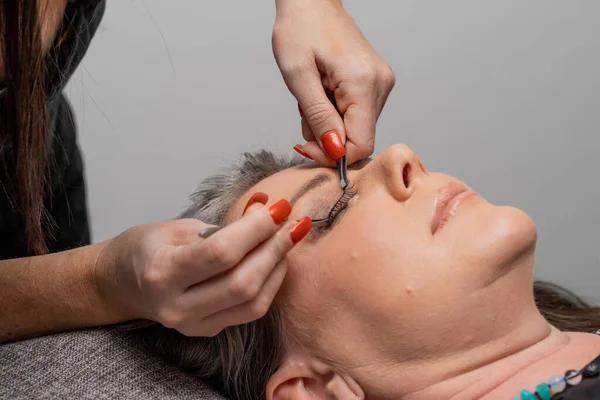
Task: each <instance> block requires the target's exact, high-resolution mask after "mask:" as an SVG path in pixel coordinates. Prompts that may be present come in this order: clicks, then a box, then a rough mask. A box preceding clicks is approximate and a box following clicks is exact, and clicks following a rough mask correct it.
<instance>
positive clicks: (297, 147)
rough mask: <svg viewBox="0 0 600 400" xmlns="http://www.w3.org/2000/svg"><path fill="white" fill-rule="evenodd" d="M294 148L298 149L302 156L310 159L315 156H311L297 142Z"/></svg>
mask: <svg viewBox="0 0 600 400" xmlns="http://www.w3.org/2000/svg"><path fill="white" fill-rule="evenodd" d="M294 150H296V152H297V153H298V154H300V155H301V156H302V157H305V158H308V159H309V160H312V159H313V158H312V157H311V156H309V155H308V154H306V153H305V152H304V151H303V150H302V145H300V144H297V145H295V146H294Z"/></svg>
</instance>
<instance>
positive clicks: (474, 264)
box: [231, 145, 600, 399]
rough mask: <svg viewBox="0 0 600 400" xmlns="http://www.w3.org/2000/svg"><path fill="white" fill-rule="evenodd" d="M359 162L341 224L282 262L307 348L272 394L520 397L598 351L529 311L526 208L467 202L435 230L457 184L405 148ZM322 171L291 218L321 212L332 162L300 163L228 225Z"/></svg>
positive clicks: (288, 299)
mask: <svg viewBox="0 0 600 400" xmlns="http://www.w3.org/2000/svg"><path fill="white" fill-rule="evenodd" d="M407 165H409V168H408V170H409V172H408V173H403V171H406V170H407V169H406V168H405V167H406V166H407ZM357 167H358V168H359V169H357V170H354V171H349V175H348V176H349V180H350V182H351V185H353V190H355V191H356V194H355V195H354V197H353V198H352V200H351V201H350V203H349V206H348V208H347V209H346V210H345V211H344V213H343V214H341V215H340V216H339V217H338V219H337V221H336V223H335V225H334V226H333V227H332V228H331V229H330V230H329V231H327V232H326V233H324V234H322V233H318V232H315V231H313V232H312V233H311V235H309V236H308V237H307V239H306V240H304V241H303V242H301V243H300V244H299V245H298V246H297V247H296V248H294V249H293V250H292V251H291V252H290V253H289V254H288V255H287V257H286V260H287V263H288V273H287V276H286V279H285V281H284V283H283V286H282V290H281V291H280V294H279V298H278V299H279V301H280V304H281V305H282V308H283V310H284V313H285V314H286V315H287V317H288V320H289V321H290V322H291V321H293V324H291V327H290V330H291V334H292V335H293V336H294V337H295V338H296V339H297V340H298V341H299V343H298V345H297V346H293V347H292V348H290V349H289V351H288V354H287V357H286V361H285V362H284V364H283V366H282V367H281V369H280V370H279V371H278V372H277V373H276V374H275V375H274V376H273V377H272V379H271V381H270V383H269V386H268V394H269V398H272V399H289V398H292V399H304V398H330V397H326V396H331V398H340V399H342V398H356V397H358V398H363V397H364V396H365V395H366V396H367V397H368V398H369V399H379V398H381V399H385V398H387V399H389V398H398V399H440V398H456V399H471V398H473V399H476V398H477V399H479V398H490V399H492V398H502V397H499V395H502V396H509V397H508V398H512V396H514V395H515V394H518V392H519V390H520V389H521V388H529V389H532V390H533V389H534V388H535V385H536V384H537V383H539V382H542V381H544V380H546V379H548V377H550V376H551V375H553V374H556V373H559V374H560V373H563V372H564V371H565V370H566V369H570V368H577V367H581V366H583V365H584V364H585V363H586V362H589V361H591V359H592V358H593V356H594V355H595V354H596V353H594V349H596V350H597V351H598V352H600V340H599V338H597V337H595V336H593V335H588V334H566V333H562V332H558V331H557V330H555V329H554V328H552V327H551V326H550V325H549V324H548V323H547V322H546V321H545V320H544V319H543V318H542V317H541V315H540V314H539V312H538V310H537V308H536V307H535V304H534V299H533V295H532V282H533V264H534V250H535V244H536V239H537V233H536V229H535V225H534V223H533V221H532V220H531V219H530V218H529V217H528V216H527V215H526V214H525V213H523V212H522V211H520V210H518V209H515V208H512V207H498V206H495V205H492V204H490V203H488V202H486V201H485V200H484V199H483V198H482V197H480V196H471V197H469V198H467V199H466V200H465V201H464V202H463V203H462V204H461V205H460V206H459V207H458V208H457V210H456V213H455V215H454V216H453V217H452V218H450V219H448V220H447V222H446V223H445V224H444V225H443V226H442V227H441V228H440V229H438V230H437V231H436V232H435V234H432V231H431V218H432V212H433V208H434V204H435V198H436V196H437V194H438V190H439V189H440V188H442V187H444V186H445V185H446V184H448V182H457V183H460V181H458V180H457V179H455V178H452V177H450V176H447V175H444V174H439V173H429V172H427V171H426V170H425V169H424V167H423V166H422V163H421V162H420V160H419V159H418V158H417V156H416V155H415V154H414V153H413V152H412V151H411V150H410V149H409V148H408V147H406V146H402V145H396V146H392V147H390V148H388V149H387V150H386V151H385V152H384V153H382V154H381V155H380V156H379V157H377V158H375V159H374V160H373V161H372V162H370V163H369V164H368V165H364V166H362V168H360V167H361V165H358V166H357ZM321 173H324V174H326V175H327V176H329V177H331V179H330V180H329V181H328V182H326V183H324V184H323V185H321V186H320V187H318V188H315V189H312V190H311V191H309V192H307V193H306V194H305V195H304V196H303V197H301V198H300V199H299V200H298V201H297V202H296V205H295V207H294V210H293V212H292V215H291V216H290V218H293V219H297V218H299V217H300V216H302V215H305V214H306V215H309V216H311V217H312V218H322V217H325V216H326V215H327V213H328V211H329V209H330V208H331V207H332V205H333V204H334V203H335V202H336V200H337V199H338V197H339V196H340V194H341V189H340V188H339V181H338V180H337V179H336V172H335V170H332V169H322V168H294V169H288V170H285V171H282V172H280V173H278V174H276V175H274V176H272V177H269V178H267V179H265V180H263V181H262V182H260V183H259V184H257V185H256V186H255V187H254V188H253V189H251V190H250V191H249V192H248V193H247V194H246V195H245V196H244V197H242V198H241V199H240V200H239V202H238V204H237V205H236V207H235V208H234V210H233V211H232V213H231V218H232V220H235V219H236V218H237V217H238V216H239V215H240V213H241V207H243V205H244V204H245V202H246V201H247V199H248V198H249V196H250V195H251V194H252V193H254V192H255V191H261V192H265V193H268V194H269V195H270V196H271V197H287V198H293V197H294V195H295V193H296V192H297V191H298V190H299V189H300V188H301V187H302V186H303V185H304V183H305V182H306V181H308V180H310V179H311V178H313V177H314V176H316V175H318V174H321ZM288 325H289V324H288ZM541 360H545V361H541ZM548 360H552V362H550V363H547V362H546V361H548ZM337 366H343V367H342V368H338V367H337ZM524 368H529V371H531V372H526V373H520V374H517V372H518V371H519V370H521V369H524ZM399 377H402V379H400V380H399ZM494 388H495V389H494ZM492 389H494V391H493V392H491V391H492ZM486 394H487V396H488V397H485V395H486ZM311 396H314V397H311ZM453 396H454V397H453Z"/></svg>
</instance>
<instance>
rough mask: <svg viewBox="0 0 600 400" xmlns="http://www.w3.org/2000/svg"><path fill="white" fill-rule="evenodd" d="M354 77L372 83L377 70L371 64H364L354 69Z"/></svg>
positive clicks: (375, 77)
mask: <svg viewBox="0 0 600 400" xmlns="http://www.w3.org/2000/svg"><path fill="white" fill-rule="evenodd" d="M356 77H357V79H358V80H359V81H360V82H365V83H374V82H375V80H376V79H377V71H376V69H375V68H374V67H373V66H371V65H368V64H364V65H361V66H360V67H358V68H357V69H356Z"/></svg>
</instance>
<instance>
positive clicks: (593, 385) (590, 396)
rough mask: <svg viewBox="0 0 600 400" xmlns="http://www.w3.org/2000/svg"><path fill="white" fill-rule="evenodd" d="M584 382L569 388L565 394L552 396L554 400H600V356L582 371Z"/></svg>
mask: <svg viewBox="0 0 600 400" xmlns="http://www.w3.org/2000/svg"><path fill="white" fill-rule="evenodd" d="M581 373H582V380H581V382H580V383H579V384H577V385H575V386H567V388H566V389H565V391H564V392H562V393H558V394H555V395H554V396H552V400H598V399H600V355H599V356H598V357H596V359H595V360H593V361H592V362H590V363H589V364H588V365H586V366H585V367H584V368H583V369H582V372H581Z"/></svg>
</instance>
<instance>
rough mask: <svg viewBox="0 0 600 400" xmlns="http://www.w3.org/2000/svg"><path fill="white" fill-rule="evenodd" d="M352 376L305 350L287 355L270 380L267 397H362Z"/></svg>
mask: <svg viewBox="0 0 600 400" xmlns="http://www.w3.org/2000/svg"><path fill="white" fill-rule="evenodd" d="M364 398H365V394H364V392H363V390H362V389H361V387H360V386H359V385H358V383H356V381H355V380H354V379H352V378H351V377H349V376H347V375H345V374H343V373H341V372H339V371H337V370H335V369H334V368H332V367H330V366H329V365H327V364H325V363H323V362H322V361H319V360H317V359H315V358H314V357H310V356H305V355H302V354H292V355H289V356H288V357H286V358H285V359H284V361H283V363H282V364H281V367H279V369H278V370H277V372H275V373H274V374H273V376H271V378H270V379H269V382H268V383H267V400H318V399H324V400H325V399H327V400H330V399H331V400H363V399H364Z"/></svg>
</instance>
